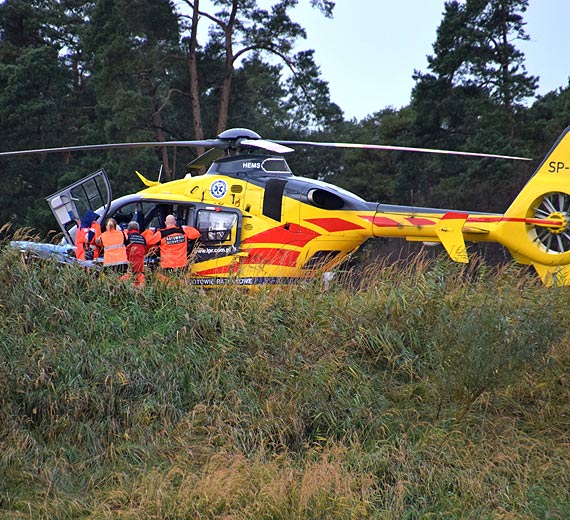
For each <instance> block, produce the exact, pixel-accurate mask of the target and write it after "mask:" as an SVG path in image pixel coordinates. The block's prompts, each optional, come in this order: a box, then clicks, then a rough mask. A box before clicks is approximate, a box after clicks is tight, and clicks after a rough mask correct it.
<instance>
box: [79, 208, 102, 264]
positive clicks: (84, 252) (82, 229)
mask: <svg viewBox="0 0 570 520" xmlns="http://www.w3.org/2000/svg"><path fill="white" fill-rule="evenodd" d="M98 218H99V215H97V213H95V212H94V211H91V210H87V211H86V212H85V214H84V215H83V216H82V217H81V220H80V221H79V225H78V226H77V231H76V233H75V258H77V260H93V259H95V258H98V257H99V249H98V248H97V247H96V246H95V240H97V238H99V235H100V234H101V226H100V225H99V222H97V219H98Z"/></svg>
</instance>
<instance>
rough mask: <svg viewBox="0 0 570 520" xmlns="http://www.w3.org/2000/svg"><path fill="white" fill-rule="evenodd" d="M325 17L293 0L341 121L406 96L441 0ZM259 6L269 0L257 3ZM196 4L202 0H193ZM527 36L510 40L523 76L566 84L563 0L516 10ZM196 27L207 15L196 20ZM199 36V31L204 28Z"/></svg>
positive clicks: (567, 25)
mask: <svg viewBox="0 0 570 520" xmlns="http://www.w3.org/2000/svg"><path fill="white" fill-rule="evenodd" d="M335 2H336V7H335V9H334V17H333V18H332V19H328V18H325V17H324V16H323V15H322V14H321V13H320V12H319V11H317V10H316V9H312V8H311V7H310V1H309V0H299V6H298V7H297V8H296V9H295V11H294V12H293V18H294V19H295V21H297V22H298V23H299V24H301V26H303V27H304V28H305V29H306V31H307V40H305V41H301V42H300V44H299V45H298V48H297V49H298V50H302V49H314V50H315V60H316V62H317V64H318V65H319V66H320V70H321V77H322V79H324V80H325V81H327V82H328V83H329V88H330V92H331V98H332V100H333V101H334V102H335V103H337V104H338V105H339V106H340V107H341V109H342V110H343V111H344V115H345V117H346V118H357V119H362V118H363V117H365V116H367V115H370V114H373V113H374V112H377V111H378V110H381V109H383V108H386V107H387V106H393V107H395V108H400V107H402V106H404V105H407V104H408V103H409V101H410V94H411V91H412V88H413V86H414V81H413V80H412V74H413V73H414V70H415V69H417V70H420V71H422V72H426V71H427V59H426V56H427V55H428V54H431V53H432V45H433V43H434V41H435V37H436V30H437V28H438V26H439V24H440V22H441V20H442V17H443V16H442V15H443V10H444V3H445V1H444V0H335ZM260 3H261V4H263V5H265V6H267V5H271V4H273V3H274V2H272V1H271V0H260ZM200 5H201V7H203V8H207V7H210V8H211V3H210V0H201V1H200ZM524 19H525V20H526V22H527V25H526V28H525V29H526V32H527V34H528V35H529V36H530V38H531V39H530V41H527V42H518V43H517V44H516V45H517V47H518V48H519V49H521V50H522V51H523V52H524V53H525V56H526V60H525V64H526V69H527V72H528V73H529V74H532V75H534V76H539V77H540V81H539V90H538V94H546V93H547V92H550V91H552V90H555V89H557V88H560V87H566V86H567V85H568V79H569V76H570V60H568V57H567V56H568V51H567V49H568V48H570V44H569V42H568V35H569V34H570V0H530V2H529V8H528V10H527V11H526V13H525V14H524ZM202 24H203V25H202V27H204V26H207V25H208V24H207V20H206V19H205V18H203V19H202ZM204 34H205V33H204Z"/></svg>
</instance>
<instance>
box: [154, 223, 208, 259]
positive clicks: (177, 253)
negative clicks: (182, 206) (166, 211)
mask: <svg viewBox="0 0 570 520" xmlns="http://www.w3.org/2000/svg"><path fill="white" fill-rule="evenodd" d="M199 236H200V232H199V231H198V230H197V229H196V228H193V227H190V226H182V227H177V226H169V227H166V228H164V229H159V230H158V231H156V233H155V234H154V235H152V236H151V237H150V238H149V239H148V240H147V245H149V246H153V245H156V244H160V267H162V268H163V269H180V268H182V267H184V266H185V265H186V262H187V261H188V241H189V240H196V239H197V238H198V237H199Z"/></svg>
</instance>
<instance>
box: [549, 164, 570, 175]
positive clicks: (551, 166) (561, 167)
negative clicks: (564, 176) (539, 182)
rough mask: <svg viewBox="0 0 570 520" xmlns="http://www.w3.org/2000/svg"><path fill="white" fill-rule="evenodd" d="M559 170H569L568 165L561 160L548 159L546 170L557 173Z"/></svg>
mask: <svg viewBox="0 0 570 520" xmlns="http://www.w3.org/2000/svg"><path fill="white" fill-rule="evenodd" d="M561 170H570V166H567V165H566V163H563V162H562V161H550V162H549V163H548V171H549V172H550V173H558V172H560V171H561Z"/></svg>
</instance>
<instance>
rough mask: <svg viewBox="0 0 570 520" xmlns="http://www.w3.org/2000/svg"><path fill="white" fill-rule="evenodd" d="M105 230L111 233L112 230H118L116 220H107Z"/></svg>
mask: <svg viewBox="0 0 570 520" xmlns="http://www.w3.org/2000/svg"><path fill="white" fill-rule="evenodd" d="M105 229H106V230H107V231H110V230H111V229H117V221H116V220H115V219H114V218H110V219H108V220H107V224H106V225H105Z"/></svg>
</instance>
